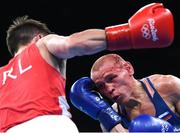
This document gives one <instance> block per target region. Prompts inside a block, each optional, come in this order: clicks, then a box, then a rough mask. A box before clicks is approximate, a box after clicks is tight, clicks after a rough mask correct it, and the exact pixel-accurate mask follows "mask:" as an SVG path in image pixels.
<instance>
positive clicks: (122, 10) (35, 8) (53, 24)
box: [0, 0, 180, 132]
mask: <svg viewBox="0 0 180 133" xmlns="http://www.w3.org/2000/svg"><path fill="white" fill-rule="evenodd" d="M152 2H161V3H163V4H164V6H165V7H167V8H168V9H170V10H171V12H172V13H173V15H174V22H175V38H174V41H173V44H172V45H171V46H170V47H168V48H163V49H139V50H127V51H115V52H114V53H117V54H120V55H121V56H122V57H123V58H124V59H126V60H128V61H130V62H131V63H132V65H133V66H134V69H135V75H134V76H135V78H137V79H138V78H142V77H145V76H148V75H150V74H154V73H161V74H173V75H175V76H177V77H180V71H179V69H178V68H180V63H179V61H178V60H179V57H180V45H179V43H180V40H179V38H180V31H179V29H180V28H179V24H180V20H179V18H180V15H179V13H178V12H180V9H179V8H180V7H179V6H178V5H179V4H177V0H159V1H158V0H156V1H155V0H136V1H135V0H119V1H115V0H111V1H108V0H104V1H92V0H89V1H86V0H84V1H70V0H66V1H61V0H59V1H53V0H46V1H40V0H36V1H32V0H31V1H28V0H27V1H22V0H21V2H20V1H18V0H16V1H13V0H11V1H7V0H6V1H4V2H3V1H2V2H1V3H3V4H1V5H0V7H1V8H0V58H1V60H0V66H3V65H5V64H6V63H8V60H9V59H10V58H11V56H10V54H9V52H8V50H7V47H6V30H7V29H8V27H9V25H10V24H12V20H14V19H15V18H16V17H18V16H23V15H28V16H29V17H30V18H34V19H37V20H40V21H41V22H45V23H46V24H47V25H48V27H49V28H50V29H51V30H52V31H54V32H56V33H57V34H60V35H65V36H66V35H70V34H72V33H74V32H78V31H82V30H85V29H89V28H100V29H104V28H105V27H106V26H111V25H116V24H121V23H126V22H127V21H128V19H129V18H130V17H131V16H132V15H133V14H134V13H135V12H136V11H137V10H138V9H139V8H141V7H143V6H145V5H147V4H150V3H152ZM178 10H179V11H178ZM107 53H110V52H109V51H104V52H101V53H98V54H95V55H91V56H83V57H75V58H72V59H70V60H68V64H67V85H66V89H67V97H69V89H70V87H71V85H72V84H73V83H74V82H75V81H76V80H77V79H78V78H81V77H84V76H89V72H90V68H91V66H92V64H93V62H94V61H95V60H96V59H97V58H99V57H100V56H102V55H104V54H107ZM68 102H69V104H70V106H71V112H72V115H73V121H74V122H75V123H76V125H77V126H78V128H79V131H81V132H94V131H96V132H100V131H101V130H100V128H99V123H98V121H95V120H93V119H91V118H90V117H89V116H87V115H85V114H84V113H82V112H80V111H79V110H77V109H76V108H75V107H73V105H72V104H71V103H70V101H69V100H68Z"/></svg>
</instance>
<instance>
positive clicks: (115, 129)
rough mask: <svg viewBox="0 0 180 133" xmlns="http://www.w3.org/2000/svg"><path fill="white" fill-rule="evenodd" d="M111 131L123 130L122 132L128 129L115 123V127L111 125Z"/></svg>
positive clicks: (112, 132) (125, 132) (126, 132)
mask: <svg viewBox="0 0 180 133" xmlns="http://www.w3.org/2000/svg"><path fill="white" fill-rule="evenodd" d="M110 132H111V133H114V132H118V133H119V132H124V133H128V130H127V129H125V128H124V127H123V126H122V125H121V124H117V125H116V126H115V127H113V128H112V129H111V131H110Z"/></svg>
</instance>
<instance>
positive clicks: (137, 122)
mask: <svg viewBox="0 0 180 133" xmlns="http://www.w3.org/2000/svg"><path fill="white" fill-rule="evenodd" d="M129 132H163V133H164V132H173V126H172V125H171V124H170V123H169V122H167V121H165V120H162V119H159V118H155V117H153V116H150V115H147V114H143V115H140V116H138V117H136V118H134V119H133V120H132V121H131V123H130V125H129Z"/></svg>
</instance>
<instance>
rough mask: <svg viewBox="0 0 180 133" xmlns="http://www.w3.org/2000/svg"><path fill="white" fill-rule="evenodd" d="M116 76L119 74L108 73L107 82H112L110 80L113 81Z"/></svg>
mask: <svg viewBox="0 0 180 133" xmlns="http://www.w3.org/2000/svg"><path fill="white" fill-rule="evenodd" d="M116 77H117V75H115V74H110V75H107V76H106V78H105V80H106V82H107V83H110V82H112V81H113V79H114V78H116Z"/></svg>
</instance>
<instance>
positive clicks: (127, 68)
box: [123, 61, 134, 76]
mask: <svg viewBox="0 0 180 133" xmlns="http://www.w3.org/2000/svg"><path fill="white" fill-rule="evenodd" d="M123 67H124V68H125V69H126V70H127V71H128V72H129V75H131V76H132V75H133V74H134V68H133V66H132V65H131V63H130V62H128V61H126V62H125V63H124V64H123Z"/></svg>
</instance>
